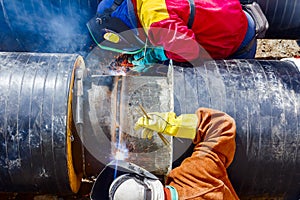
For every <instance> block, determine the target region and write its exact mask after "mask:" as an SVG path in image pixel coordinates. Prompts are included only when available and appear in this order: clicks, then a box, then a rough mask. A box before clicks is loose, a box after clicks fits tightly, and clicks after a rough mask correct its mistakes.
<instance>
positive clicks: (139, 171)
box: [91, 160, 164, 200]
mask: <svg viewBox="0 0 300 200" xmlns="http://www.w3.org/2000/svg"><path fill="white" fill-rule="evenodd" d="M91 199H92V200H100V199H101V200H163V199H164V189H163V185H162V183H161V182H160V181H159V179H158V178H157V177H156V176H154V175H153V174H151V173H150V172H148V171H147V170H145V169H143V168H141V167H139V166H137V165H135V164H133V163H129V162H125V161H121V160H120V161H113V162H111V163H109V164H108V165H106V167H105V168H104V169H103V170H102V171H101V173H100V174H99V176H98V177H97V179H96V182H95V183H94V185H93V188H92V192H91Z"/></svg>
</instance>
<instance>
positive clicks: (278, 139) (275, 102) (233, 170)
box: [173, 60, 300, 199]
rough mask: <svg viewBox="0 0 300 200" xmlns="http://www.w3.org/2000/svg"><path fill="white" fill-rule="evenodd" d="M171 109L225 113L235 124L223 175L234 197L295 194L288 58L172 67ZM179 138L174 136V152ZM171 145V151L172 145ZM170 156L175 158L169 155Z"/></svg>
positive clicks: (299, 184)
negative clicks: (226, 173)
mask: <svg viewBox="0 0 300 200" xmlns="http://www.w3.org/2000/svg"><path fill="white" fill-rule="evenodd" d="M174 102H175V107H174V109H175V112H176V113H177V114H178V115H179V114H182V113H194V112H195V111H196V109H197V108H198V107H209V108H214V109H218V110H221V111H225V112H227V113H228V114H229V115H231V116H232V117H233V118H234V119H235V121H236V125H237V137H236V142H237V148H236V154H235V159H234V161H233V163H232V165H231V166H230V168H229V176H230V178H231V180H232V183H233V185H234V187H235V189H236V191H237V193H238V194H239V195H240V196H247V195H261V194H269V195H275V196H276V195H278V194H282V195H285V196H286V197H290V198H291V199H298V198H299V195H300V168H299V166H300V148H299V147H300V114H299V113H300V71H299V68H298V67H297V66H296V65H295V64H294V62H290V61H275V60H273V61H264V60H224V61H211V62H206V63H205V64H203V66H200V67H196V68H182V67H175V68H174ZM177 144H180V142H178V141H176V140H174V148H173V149H174V151H175V153H176V152H177V154H179V153H182V152H185V151H186V149H187V147H188V145H186V147H185V148H184V147H181V149H178V146H177ZM176 148H177V149H176ZM175 157H176V156H175Z"/></svg>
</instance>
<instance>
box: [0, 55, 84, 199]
mask: <svg viewBox="0 0 300 200" xmlns="http://www.w3.org/2000/svg"><path fill="white" fill-rule="evenodd" d="M82 65H83V60H82V58H81V57H80V56H78V55H75V54H36V53H8V52H2V53H1V52H0V107H1V109H0V191H1V192H40V193H60V194H66V193H72V192H77V191H78V190H79V187H80V182H81V177H82V171H80V168H75V166H73V162H74V160H76V159H77V158H78V159H81V157H80V154H77V155H76V157H74V158H73V155H72V150H73V149H72V148H73V147H72V146H73V145H74V143H75V141H74V140H72V138H74V134H75V132H74V131H75V129H74V130H73V132H72V127H71V126H72V114H71V109H70V104H71V103H70V101H71V97H70V95H71V94H70V92H71V88H72V87H71V83H72V71H73V69H74V68H75V67H82ZM79 163H80V162H79Z"/></svg>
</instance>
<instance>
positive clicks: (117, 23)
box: [86, 14, 145, 54]
mask: <svg viewBox="0 0 300 200" xmlns="http://www.w3.org/2000/svg"><path fill="white" fill-rule="evenodd" d="M86 25H87V28H88V30H89V32H90V34H91V36H92V38H93V40H94V41H95V43H96V44H97V45H98V46H99V47H100V48H102V49H105V50H110V51H114V52H118V53H126V54H136V53H138V52H140V51H142V50H143V48H144V46H145V43H144V41H142V40H141V39H140V38H139V37H138V36H137V35H136V34H135V33H134V31H133V30H131V29H130V28H129V27H128V26H127V25H126V24H125V23H124V22H123V21H122V20H121V19H119V18H117V17H111V16H103V15H100V14H97V15H96V16H95V17H93V18H92V19H90V21H89V22H88V23H87V24H86Z"/></svg>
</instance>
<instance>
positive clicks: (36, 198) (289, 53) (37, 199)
mask: <svg viewBox="0 0 300 200" xmlns="http://www.w3.org/2000/svg"><path fill="white" fill-rule="evenodd" d="M287 57H300V47H299V45H298V44H297V42H296V41H295V40H266V39H262V40H258V46H257V53H256V58H257V59H276V60H277V59H281V58H287ZM0 199H1V200H6V199H7V200H9V199H10V200H72V199H77V200H88V199H89V198H88V196H86V195H85V196H82V195H81V196H67V197H59V196H53V195H24V194H17V193H14V194H1V193H0ZM242 200H282V198H281V197H256V198H250V197H249V198H243V199H242Z"/></svg>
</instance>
